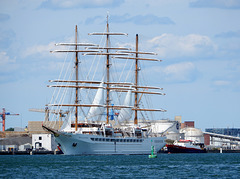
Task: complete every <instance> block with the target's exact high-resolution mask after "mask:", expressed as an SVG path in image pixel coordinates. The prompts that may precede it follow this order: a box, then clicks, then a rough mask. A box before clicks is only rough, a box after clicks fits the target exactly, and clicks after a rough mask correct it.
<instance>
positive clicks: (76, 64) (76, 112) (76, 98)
mask: <svg viewBox="0 0 240 179" xmlns="http://www.w3.org/2000/svg"><path fill="white" fill-rule="evenodd" d="M75 43H76V45H75V50H76V53H75V55H76V56H75V70H76V86H78V82H77V81H78V51H77V50H78V46H77V25H76V27H75ZM75 94H76V95H75V104H76V106H75V131H77V128H78V106H77V104H78V88H77V87H76V90H75Z"/></svg>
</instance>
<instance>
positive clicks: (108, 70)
mask: <svg viewBox="0 0 240 179" xmlns="http://www.w3.org/2000/svg"><path fill="white" fill-rule="evenodd" d="M89 35H106V46H105V47H102V48H101V47H98V48H96V49H98V50H99V49H106V53H88V54H86V55H106V57H107V58H106V82H105V84H106V86H107V87H106V92H107V98H106V113H107V115H106V116H107V117H106V123H107V124H108V123H109V108H110V107H111V108H112V106H111V105H110V84H111V83H110V66H111V64H110V56H115V55H128V54H123V53H112V52H111V50H129V49H128V48H121V47H110V35H127V34H126V33H112V32H109V23H108V15H107V30H106V32H103V33H101V32H100V33H90V34H89ZM91 49H95V48H91Z"/></svg>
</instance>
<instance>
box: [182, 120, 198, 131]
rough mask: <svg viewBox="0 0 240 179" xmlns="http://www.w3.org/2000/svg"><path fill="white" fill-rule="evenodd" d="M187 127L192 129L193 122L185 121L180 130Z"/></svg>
mask: <svg viewBox="0 0 240 179" xmlns="http://www.w3.org/2000/svg"><path fill="white" fill-rule="evenodd" d="M187 127H192V128H194V127H195V125H194V121H185V122H184V123H182V124H181V128H182V129H183V128H187Z"/></svg>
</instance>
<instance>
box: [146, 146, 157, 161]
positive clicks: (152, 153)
mask: <svg viewBox="0 0 240 179" xmlns="http://www.w3.org/2000/svg"><path fill="white" fill-rule="evenodd" d="M148 158H157V155H156V154H154V146H153V145H152V146H151V155H149V156H148Z"/></svg>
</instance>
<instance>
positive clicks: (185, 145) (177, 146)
mask: <svg viewBox="0 0 240 179" xmlns="http://www.w3.org/2000/svg"><path fill="white" fill-rule="evenodd" d="M165 152H167V153H206V149H205V148H204V147H203V145H199V144H197V143H195V142H193V141H191V140H179V141H175V142H174V143H173V144H166V149H165Z"/></svg>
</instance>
